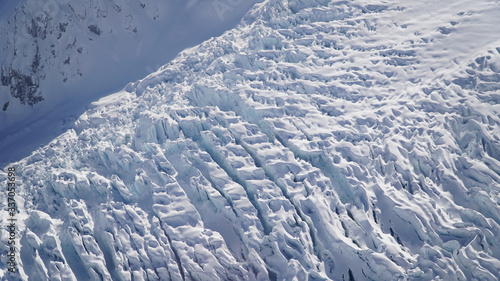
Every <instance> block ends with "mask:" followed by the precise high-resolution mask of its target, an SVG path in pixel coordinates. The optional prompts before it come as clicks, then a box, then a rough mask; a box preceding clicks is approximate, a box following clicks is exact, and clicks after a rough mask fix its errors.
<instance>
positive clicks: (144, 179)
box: [0, 0, 500, 281]
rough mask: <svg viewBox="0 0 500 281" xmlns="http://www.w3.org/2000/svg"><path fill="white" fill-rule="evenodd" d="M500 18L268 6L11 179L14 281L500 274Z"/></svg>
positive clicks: (88, 119)
mask: <svg viewBox="0 0 500 281" xmlns="http://www.w3.org/2000/svg"><path fill="white" fill-rule="evenodd" d="M498 14H500V4H499V3H498V2H495V1H488V0H481V1H475V2H474V3H471V2H470V1H465V0H458V1H448V0H446V1H427V2H424V1H421V2H415V3H406V2H404V1H395V0H391V1H387V0H384V1H382V0H370V1H360V0H354V1H328V0H288V1H278V0H266V1H264V2H262V3H259V4H256V5H255V6H254V8H253V9H252V10H250V12H248V13H247V14H246V15H245V17H244V18H243V19H242V21H241V22H240V24H239V25H238V26H237V27H235V28H233V29H231V30H229V31H227V32H225V33H224V34H223V35H221V36H219V37H217V38H212V39H210V40H208V41H205V42H204V43H202V44H200V45H198V46H196V47H193V48H190V49H187V50H185V51H183V52H182V53H181V54H180V55H179V56H177V57H176V58H175V59H174V60H173V61H171V62H170V63H168V64H166V65H164V66H163V67H161V68H160V69H159V70H158V71H156V72H154V73H152V74H150V75H149V76H147V77H145V78H144V79H142V80H139V81H136V82H134V83H130V84H128V85H127V86H126V87H125V88H124V89H123V90H122V91H119V92H117V93H115V94H113V95H109V96H107V97H104V98H101V99H100V100H98V101H95V102H93V103H92V105H91V106H90V108H89V109H88V110H87V111H85V112H84V113H83V114H82V115H81V116H79V117H78V118H77V120H76V121H71V122H67V123H66V124H65V125H64V128H65V132H64V133H63V134H61V135H60V136H58V137H57V138H55V139H54V140H52V141H51V142H50V143H48V144H47V145H44V146H42V147H40V148H38V149H36V150H35V151H33V152H32V153H31V155H30V156H29V157H26V158H24V159H22V160H20V161H17V162H15V163H11V164H9V165H6V166H5V167H8V166H13V167H15V168H16V170H17V171H18V174H19V179H18V183H19V185H20V194H19V195H18V197H17V200H18V202H19V211H18V218H19V219H20V220H21V221H20V223H21V226H22V227H21V229H20V231H19V244H20V245H21V247H20V250H19V253H18V254H19V256H18V261H19V269H20V272H19V274H18V275H9V273H8V272H7V271H6V270H4V269H2V271H0V274H1V275H2V278H7V276H8V277H9V278H18V279H19V280H26V279H28V278H30V280H49V279H50V280H272V281H274V280H297V281H302V280H499V279H498V278H499V276H500V275H499V272H500V238H499V237H500V127H499V125H500V104H499V102H500V86H499V85H500V31H498V28H497V27H498V26H500V18H498V17H496V16H495V15H498ZM4 170H5V171H6V169H4ZM7 180H8V179H7V174H6V173H5V172H3V173H0V184H1V185H2V186H6V185H7ZM1 196H2V200H1V201H0V206H1V207H2V209H5V208H6V199H5V196H6V195H5V193H2V195H1ZM6 217H7V215H3V216H2V217H1V218H0V223H1V224H2V225H4V224H6V222H5V218H6ZM1 231H2V234H1V240H2V241H1V242H0V244H1V245H2V248H0V256H1V257H0V258H1V260H2V263H4V261H6V255H7V252H8V249H7V248H6V247H5V246H4V245H7V242H6V240H7V231H6V230H5V229H3V228H2V230H1Z"/></svg>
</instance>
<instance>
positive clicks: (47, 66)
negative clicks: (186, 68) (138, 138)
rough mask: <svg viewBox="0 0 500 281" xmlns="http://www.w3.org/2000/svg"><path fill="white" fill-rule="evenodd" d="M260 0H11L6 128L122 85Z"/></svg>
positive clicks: (0, 125)
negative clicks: (230, 2) (229, 1)
mask: <svg viewBox="0 0 500 281" xmlns="http://www.w3.org/2000/svg"><path fill="white" fill-rule="evenodd" d="M221 1H222V3H226V1H225V0H221ZM221 1H218V2H221ZM233 2H234V1H233ZM254 3H255V2H254V1H247V2H245V3H243V2H242V3H239V2H238V1H236V2H234V3H232V4H231V6H228V7H229V8H226V9H221V7H219V6H217V5H216V4H215V3H212V2H211V1H199V0H191V1H177V0H174V1H168V2H166V1H150V0H113V1H78V2H74V1H68V0H50V1H34V0H20V1H7V2H6V3H4V4H3V5H4V7H3V9H4V10H5V11H2V14H1V17H0V36H1V37H2V40H1V43H0V76H1V83H0V109H2V110H1V111H0V132H1V133H2V134H6V135H11V134H13V133H15V132H16V131H18V130H19V127H27V126H29V125H31V124H33V123H34V122H35V121H36V120H37V119H39V118H41V117H43V116H45V115H47V114H50V112H52V111H54V110H57V109H58V108H59V107H68V106H72V107H74V106H75V104H76V105H77V104H82V103H88V102H90V101H92V100H95V99H96V98H99V97H102V96H103V95H104V94H106V93H108V94H109V93H112V92H114V91H116V90H118V89H120V88H122V87H123V85H125V84H126V83H127V82H129V81H133V80H135V79H138V78H140V77H143V76H144V75H146V74H148V73H150V72H152V71H154V70H156V69H157V68H158V67H159V66H160V65H162V64H164V63H165V62H167V61H169V60H171V59H172V58H173V57H174V56H175V55H176V54H178V52H180V51H181V50H182V49H184V48H186V47H189V46H193V45H195V44H199V43H200V42H202V41H203V40H206V39H208V38H210V37H211V36H216V35H219V34H220V33H222V32H223V31H224V30H227V29H229V28H231V27H233V26H234V25H235V24H236V23H237V22H238V21H239V20H240V19H241V17H242V16H243V14H244V13H245V12H246V11H247V10H248V9H249V8H250V7H251V5H252V4H254ZM237 4H239V5H237ZM227 5H228V4H226V6H227ZM9 11H10V13H9Z"/></svg>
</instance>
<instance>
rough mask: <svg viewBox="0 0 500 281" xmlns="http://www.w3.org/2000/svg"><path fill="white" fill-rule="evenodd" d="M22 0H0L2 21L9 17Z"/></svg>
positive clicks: (0, 19) (0, 17) (0, 18)
mask: <svg viewBox="0 0 500 281" xmlns="http://www.w3.org/2000/svg"><path fill="white" fill-rule="evenodd" d="M19 2H21V0H2V1H0V21H3V20H4V19H5V18H6V17H8V16H9V15H10V14H11V13H12V12H13V11H14V9H15V8H16V6H17V4H19Z"/></svg>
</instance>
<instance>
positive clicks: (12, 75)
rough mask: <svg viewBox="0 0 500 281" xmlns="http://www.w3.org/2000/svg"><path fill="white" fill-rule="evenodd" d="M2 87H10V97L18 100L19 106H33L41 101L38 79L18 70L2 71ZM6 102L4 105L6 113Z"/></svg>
mask: <svg viewBox="0 0 500 281" xmlns="http://www.w3.org/2000/svg"><path fill="white" fill-rule="evenodd" d="M2 85H3V86H8V87H10V93H11V95H12V97H14V98H17V99H19V101H20V102H21V104H23V105H30V106H33V105H35V104H37V103H39V102H41V101H43V97H42V95H41V92H40V91H39V83H38V78H36V77H32V76H31V75H26V74H23V73H21V72H20V71H18V70H15V69H10V70H9V71H4V70H2ZM8 104H9V103H8V102H7V103H6V105H4V107H3V110H4V111H6V110H7V107H8Z"/></svg>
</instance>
